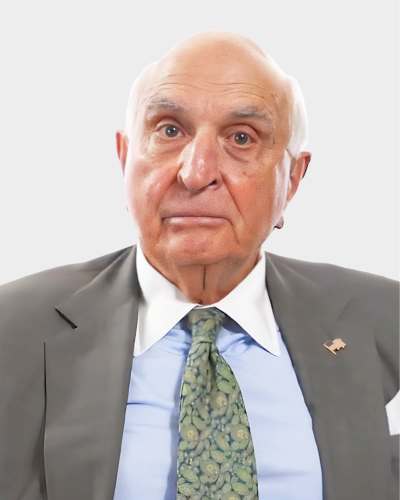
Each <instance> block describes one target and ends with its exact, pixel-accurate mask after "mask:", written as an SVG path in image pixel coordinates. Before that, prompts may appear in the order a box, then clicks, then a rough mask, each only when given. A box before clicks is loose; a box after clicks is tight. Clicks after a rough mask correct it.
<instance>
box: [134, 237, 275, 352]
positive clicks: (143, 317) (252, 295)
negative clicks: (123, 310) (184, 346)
mask: <svg viewBox="0 0 400 500" xmlns="http://www.w3.org/2000/svg"><path fill="white" fill-rule="evenodd" d="M260 254H261V255H260V257H259V260H258V262H257V264H256V265H255V266H254V268H253V269H252V270H251V271H250V273H249V274H248V275H247V276H246V277H245V278H244V279H243V280H242V281H241V282H240V283H239V284H238V285H237V286H236V287H235V288H234V289H233V290H231V292H230V293H229V294H228V295H226V296H225V297H223V298H222V299H221V300H219V301H218V302H215V303H214V304H208V305H206V306H203V305H200V304H196V303H193V302H190V301H189V300H188V299H187V298H186V297H185V296H184V295H183V294H182V292H181V291H180V290H179V289H178V288H177V287H176V286H175V285H174V284H173V283H171V282H170V281H169V280H167V279H166V278H165V277H164V276H163V275H162V274H161V273H159V272H158V271H157V270H156V269H155V268H154V267H153V266H152V265H151V264H150V263H149V262H148V260H147V259H146V257H145V256H144V254H143V251H142V249H141V247H140V244H139V243H138V244H137V252H136V268H137V275H138V280H139V284H140V288H141V290H142V298H141V300H140V302H139V313H138V324H137V330H136V338H135V345H134V355H135V356H138V355H139V354H142V353H143V352H144V351H146V350H147V349H149V348H150V347H151V346H152V345H153V344H155V343H156V342H157V341H158V340H160V339H161V338H162V337H163V336H164V335H166V334H167V333H168V332H169V330H171V329H172V328H173V327H174V326H175V325H176V324H177V323H178V322H179V321H180V320H181V319H182V318H183V317H184V316H186V314H187V313H188V312H189V311H190V310H191V309H193V308H194V307H217V308H218V309H220V310H221V311H223V312H224V313H226V314H227V315H228V316H230V317H231V318H232V319H233V320H235V321H236V322H237V323H238V324H239V325H240V326H241V327H242V328H243V330H245V332H246V333H247V334H248V335H250V336H251V337H252V338H253V339H254V340H255V341H256V342H257V343H258V344H260V345H261V346H262V347H264V349H267V350H268V351H269V352H270V353H272V354H274V355H275V356H279V355H280V347H279V340H278V332H277V330H278V325H277V324H276V321H275V318H274V314H273V311H272V307H271V302H270V300H269V296H268V293H267V288H266V285H265V266H266V256H265V252H260Z"/></svg>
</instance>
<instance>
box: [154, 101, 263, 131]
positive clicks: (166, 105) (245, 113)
mask: <svg viewBox="0 0 400 500" xmlns="http://www.w3.org/2000/svg"><path fill="white" fill-rule="evenodd" d="M161 110H168V111H174V112H177V113H184V112H187V111H188V110H187V109H186V108H185V107H184V106H182V105H181V104H178V103H176V102H175V101H172V100H171V99H168V98H167V97H152V98H150V100H149V102H148V104H147V106H146V115H147V114H155V113H157V112H159V111H161ZM227 116H228V117H229V118H231V119H232V118H233V119H237V118H255V119H257V120H260V121H263V122H265V123H266V124H267V125H269V126H270V127H271V128H273V120H272V117H271V115H270V113H268V112H267V111H264V110H262V109H260V108H259V107H257V106H253V105H248V106H243V107H240V108H238V109H236V110H233V111H231V112H230V113H229V114H228V115H227Z"/></svg>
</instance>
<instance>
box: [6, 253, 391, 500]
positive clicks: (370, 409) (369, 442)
mask: <svg viewBox="0 0 400 500" xmlns="http://www.w3.org/2000/svg"><path fill="white" fill-rule="evenodd" d="M135 252H136V248H135V246H130V247H127V248H124V249H121V250H118V251H116V252H113V253H111V254H107V255H104V256H101V257H99V258H96V259H93V260H90V261H88V262H83V263H78V264H71V265H66V266H62V267H57V268H54V269H49V270H46V271H42V272H39V273H36V274H33V275H30V276H26V277H24V278H21V279H18V280H16V281H13V282H10V283H7V284H5V285H3V286H1V287H0V498H1V500H44V499H48V500H112V498H113V493H114V488H115V481H116V474H117V470H118V461H119V455H120V446H121V439H122V432H123V426H124V416H125V408H126V401H127V396H128V387H129V379H130V372H131V367H132V356H133V344H134V339H135V331H136V321H137V310H138V298H139V296H140V288H139V284H138V281H137V275H136V266H135ZM266 286H267V289H268V293H269V296H270V300H271V303H272V307H273V311H274V314H275V318H276V321H277V323H278V325H279V327H280V329H281V332H282V336H283V338H284V341H285V343H286V345H287V348H288V351H289V354H290V356H291V358H292V362H293V365H294V368H295V371H296V373H297V377H298V380H299V384H300V387H301V389H302V391H303V395H304V399H305V402H306V405H307V407H308V410H309V411H310V414H311V417H312V420H313V428H314V433H315V437H316V441H317V446H318V449H319V453H320V458H321V464H322V471H323V487H324V499H325V500H395V499H397V496H398V442H399V440H398V436H390V435H389V429H388V421H387V416H386V412H385V404H386V403H388V401H390V399H392V398H393V396H394V395H395V394H396V392H397V391H398V389H399V388H398V380H399V377H398V369H399V368H398V341H399V337H398V331H399V325H398V300H399V286H398V282H397V281H394V280H390V279H387V278H384V277H381V276H376V275H373V274H369V273H364V272H360V271H355V270H351V269H346V268H343V267H339V266H334V265H329V264H320V263H311V262H305V261H300V260H297V259H291V258H287V257H282V256H279V255H275V254H272V253H269V252H267V266H266ZM337 337H340V338H342V339H343V340H344V341H345V342H346V343H347V346H346V348H345V349H343V350H341V351H339V352H338V354H337V355H336V356H335V355H333V354H331V353H330V352H329V351H328V350H327V349H326V348H325V347H323V343H324V342H326V341H328V340H330V339H334V338H337ZM267 452H268V451H267V450H266V453H267ZM288 453H290V450H288ZM149 480H151V478H150V477H149ZM132 500H133V499H132ZM140 500H147V499H140ZM149 500H150V499H149ZM160 500H162V499H160ZM310 500H312V499H310Z"/></svg>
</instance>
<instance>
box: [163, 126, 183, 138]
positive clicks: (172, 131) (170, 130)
mask: <svg viewBox="0 0 400 500" xmlns="http://www.w3.org/2000/svg"><path fill="white" fill-rule="evenodd" d="M160 130H163V131H164V134H165V135H166V136H167V137H176V136H177V135H178V134H179V131H180V130H179V128H178V127H177V126H175V125H172V124H167V125H163V126H162V127H161V129H160Z"/></svg>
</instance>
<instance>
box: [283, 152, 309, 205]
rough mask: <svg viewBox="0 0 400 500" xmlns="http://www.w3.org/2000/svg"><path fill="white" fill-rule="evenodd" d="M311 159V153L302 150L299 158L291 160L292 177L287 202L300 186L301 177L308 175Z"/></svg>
mask: <svg viewBox="0 0 400 500" xmlns="http://www.w3.org/2000/svg"><path fill="white" fill-rule="evenodd" d="M310 161H311V153H310V152H309V151H302V152H301V153H300V155H299V156H298V157H297V158H293V159H292V160H291V165H290V179H289V187H288V192H287V198H286V203H288V202H289V201H290V200H291V199H292V198H293V196H294V195H295V193H296V191H297V188H298V187H299V184H300V181H301V179H302V178H303V177H304V176H305V175H306V172H307V168H308V164H309V163H310Z"/></svg>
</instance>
